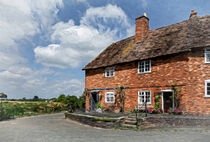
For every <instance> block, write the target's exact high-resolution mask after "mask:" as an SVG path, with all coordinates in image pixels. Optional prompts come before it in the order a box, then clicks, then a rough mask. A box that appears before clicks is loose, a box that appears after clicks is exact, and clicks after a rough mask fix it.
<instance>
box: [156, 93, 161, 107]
mask: <svg viewBox="0 0 210 142" xmlns="http://www.w3.org/2000/svg"><path fill="white" fill-rule="evenodd" d="M160 96H161V93H160V92H158V93H157V94H156V95H155V110H161V109H160Z"/></svg>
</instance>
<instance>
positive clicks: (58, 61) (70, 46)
mask: <svg viewBox="0 0 210 142" xmlns="http://www.w3.org/2000/svg"><path fill="white" fill-rule="evenodd" d="M52 29H53V33H52V35H51V41H52V42H54V43H58V44H51V45H48V46H46V47H41V46H39V47H37V48H35V49H34V53H35V57H36V60H37V62H39V63H41V64H43V65H45V66H49V67H60V68H67V67H78V66H79V65H80V64H81V62H87V60H90V59H92V58H94V57H95V56H96V55H98V54H99V52H101V51H102V49H104V48H105V47H106V46H108V45H109V44H111V43H112V42H114V41H116V40H119V39H120V38H123V37H127V36H129V35H131V34H132V33H133V31H134V30H133V29H132V26H131V25H130V23H129V20H128V18H127V15H126V14H125V13H124V11H123V10H122V9H121V8H119V7H117V6H115V5H110V4H109V5H107V6H104V7H96V8H89V9H87V11H86V13H85V15H84V16H83V17H82V18H81V20H80V25H75V23H74V21H73V20H69V21H68V22H66V23H64V22H59V23H57V24H56V25H54V26H53V28H52Z"/></svg>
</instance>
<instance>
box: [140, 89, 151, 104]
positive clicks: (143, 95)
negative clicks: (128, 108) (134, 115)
mask: <svg viewBox="0 0 210 142" xmlns="http://www.w3.org/2000/svg"><path fill="white" fill-rule="evenodd" d="M145 102H147V104H151V92H150V91H139V93H138V104H144V103H145Z"/></svg>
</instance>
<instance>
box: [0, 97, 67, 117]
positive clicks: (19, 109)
mask: <svg viewBox="0 0 210 142" xmlns="http://www.w3.org/2000/svg"><path fill="white" fill-rule="evenodd" d="M63 110H66V105H65V104H63V103H58V102H52V103H49V102H31V101H2V103H0V114H1V116H0V117H1V118H0V120H1V119H7V118H10V117H22V116H31V115H37V114H43V113H54V112H60V111H63Z"/></svg>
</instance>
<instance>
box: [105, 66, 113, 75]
mask: <svg viewBox="0 0 210 142" xmlns="http://www.w3.org/2000/svg"><path fill="white" fill-rule="evenodd" d="M114 72H115V70H114V67H107V68H105V77H113V76H114V75H115V73H114Z"/></svg>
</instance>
